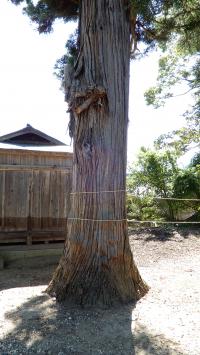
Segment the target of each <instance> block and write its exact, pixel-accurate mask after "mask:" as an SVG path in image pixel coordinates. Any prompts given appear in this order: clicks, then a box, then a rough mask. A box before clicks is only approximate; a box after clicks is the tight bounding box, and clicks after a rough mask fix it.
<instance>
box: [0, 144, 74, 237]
mask: <svg viewBox="0 0 200 355" xmlns="http://www.w3.org/2000/svg"><path fill="white" fill-rule="evenodd" d="M71 167H72V154H70V153H62V152H61V153H58V152H56V153H55V152H37V151H29V150H12V149H0V244H3V243H19V242H22V243H27V244H31V243H36V242H48V241H58V240H64V238H65V230H66V219H67V215H68V211H69V207H70V191H71Z"/></svg>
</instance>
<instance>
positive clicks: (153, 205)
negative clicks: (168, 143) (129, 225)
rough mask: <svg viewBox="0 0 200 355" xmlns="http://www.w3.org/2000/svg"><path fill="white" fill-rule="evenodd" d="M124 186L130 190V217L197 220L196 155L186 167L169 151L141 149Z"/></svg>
mask: <svg viewBox="0 0 200 355" xmlns="http://www.w3.org/2000/svg"><path fill="white" fill-rule="evenodd" d="M127 187H128V190H129V191H130V193H132V195H128V199H127V208H128V217H129V218H132V219H135V220H139V221H145V220H147V221H148V220H152V221H153V220H155V221H165V220H166V221H169V220H170V221H176V220H180V219H185V218H186V217H185V216H187V215H193V217H192V218H193V219H195V220H199V201H198V199H200V165H199V154H197V155H196V156H194V158H193V159H192V161H191V163H190V164H189V166H187V167H185V168H180V167H178V163H177V156H176V155H174V154H172V152H169V151H168V152H167V151H163V150H160V151H153V150H149V149H145V148H141V150H140V152H139V154H138V157H137V159H136V162H135V164H134V165H133V166H132V167H131V168H130V171H129V175H128V183H127ZM159 198H160V199H159ZM162 198H164V200H162ZM165 198H167V199H166V200H165ZM170 198H178V199H183V201H179V200H177V201H176V200H170ZM184 199H194V201H184Z"/></svg>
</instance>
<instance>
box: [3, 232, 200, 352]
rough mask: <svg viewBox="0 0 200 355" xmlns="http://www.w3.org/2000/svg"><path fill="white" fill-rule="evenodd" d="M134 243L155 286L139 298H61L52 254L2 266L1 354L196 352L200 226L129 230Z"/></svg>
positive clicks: (199, 336) (143, 271)
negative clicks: (82, 303) (79, 303)
mask: <svg viewBox="0 0 200 355" xmlns="http://www.w3.org/2000/svg"><path fill="white" fill-rule="evenodd" d="M130 244H131V248H132V250H133V253H134V258H135V260H136V263H137V265H138V266H139V269H140V272H141V274H142V276H143V278H144V279H145V281H147V283H148V284H149V286H150V287H151V289H150V291H149V293H148V294H147V295H146V296H145V297H144V298H143V299H141V300H140V301H139V302H138V303H137V304H136V305H133V304H132V305H128V306H123V307H122V306H121V307H119V308H111V309H97V308H93V309H91V308H90V309H89V308H85V309H83V308H80V307H72V306H69V305H67V304H62V305H60V304H57V303H56V301H55V299H51V298H50V297H49V296H47V295H46V294H45V293H44V292H43V291H44V290H45V287H46V286H45V285H47V283H48V281H49V279H50V276H51V273H52V271H53V269H54V268H55V262H56V260H55V258H52V257H51V259H50V258H49V259H48V260H47V259H45V258H37V259H36V258H34V260H33V259H31V260H29V262H28V263H27V261H26V263H25V262H24V263H23V262H22V261H21V262H15V263H12V264H10V265H8V266H7V267H6V268H5V269H4V270H2V271H0V355H10V354H12V355H14V354H21V355H22V354H23V355H24V354H26V355H28V354H41V355H45V354H51V355H67V354H77V355H79V354H85V355H90V354H91V355H98V354H104V355H129V354H130V355H133V354H136V355H146V354H158V355H173V354H174V355H181V354H182V355H186V354H187V355H199V354H200V282H199V280H200V258H199V254H200V230H198V229H196V230H192V231H191V230H187V229H184V230H174V229H169V230H164V229H146V230H132V233H131V236H130ZM25 265H26V267H25Z"/></svg>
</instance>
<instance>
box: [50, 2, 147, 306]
mask: <svg viewBox="0 0 200 355" xmlns="http://www.w3.org/2000/svg"><path fill="white" fill-rule="evenodd" d="M125 3H126V1H125V0H82V1H81V7H80V19H79V26H80V52H79V56H78V60H77V63H76V64H75V67H74V68H73V71H71V72H70V70H68V77H69V76H70V77H71V79H72V82H71V84H70V85H69V83H67V85H66V90H67V93H66V97H67V100H68V104H69V111H70V114H71V120H72V122H73V124H72V125H71V127H72V131H73V138H74V160H73V178H72V179H73V181H72V194H71V212H70V215H69V218H68V231H67V238H66V242H65V248H64V253H63V256H62V257H61V260H60V263H59V265H58V267H57V269H56V271H55V273H54V275H53V278H52V281H51V283H50V284H49V286H48V289H47V292H49V293H50V294H54V295H56V297H57V299H58V300H63V299H68V300H70V301H71V300H72V301H74V302H76V303H79V304H99V303H103V304H108V305H109V304H113V303H115V302H122V303H123V302H124V303H126V302H129V301H136V300H137V299H139V298H140V297H142V296H143V295H144V294H145V293H146V292H147V290H148V287H147V285H146V284H145V283H144V282H143V280H142V279H141V277H140V275H139V272H138V269H137V267H136V265H135V263H134V261H133V257H132V254H131V251H130V247H129V241H128V235H127V222H126V207H125V200H126V194H125V186H126V185H125V184H126V151H127V124H128V95H129V56H130V22H129V13H128V9H127V8H126V6H125ZM68 69H69V68H68ZM69 72H70V75H69Z"/></svg>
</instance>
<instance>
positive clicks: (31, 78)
mask: <svg viewBox="0 0 200 355" xmlns="http://www.w3.org/2000/svg"><path fill="white" fill-rule="evenodd" d="M75 27H76V25H75V24H74V23H69V24H64V23H63V22H62V21H57V22H56V25H55V26H54V32H53V33H52V34H50V35H39V34H38V33H37V30H36V28H35V26H34V25H33V24H31V22H30V20H29V18H28V17H26V16H24V15H23V14H22V9H21V7H16V6H14V5H13V4H11V3H10V2H9V0H1V3H0V46H1V55H0V136H1V135H4V134H7V133H11V132H13V131H15V130H18V129H21V128H24V127H25V126H26V124H27V123H29V124H31V125H32V126H33V127H34V128H36V129H39V130H41V131H43V132H45V133H46V134H48V135H51V136H53V137H55V138H57V139H59V140H61V141H63V142H65V143H66V144H67V145H68V146H67V147H65V149H66V150H68V151H71V149H72V147H71V146H70V143H71V141H70V138H69V136H68V134H67V126H68V115H67V113H66V110H67V104H66V103H65V102H64V94H63V92H62V91H61V90H60V82H59V81H58V79H57V78H56V77H55V76H54V75H53V71H54V70H53V67H54V64H55V62H56V60H57V59H58V58H60V57H61V56H62V55H63V54H64V53H65V48H64V47H65V43H66V41H67V38H68V37H69V35H70V34H71V33H72V32H73V31H74V29H75ZM158 58H159V54H158V53H156V52H154V53H152V54H151V55H149V57H147V58H145V59H141V60H140V61H133V62H131V68H130V102H129V128H128V162H129V163H131V162H132V161H133V160H134V159H135V156H136V153H137V152H138V150H139V148H140V147H141V146H146V147H151V146H152V144H153V141H154V139H155V138H157V137H158V136H159V135H160V134H163V133H167V132H168V131H171V130H174V129H176V128H179V127H181V126H182V125H183V123H184V119H183V117H182V116H181V114H182V113H184V111H185V110H186V109H187V107H188V105H189V104H190V101H191V98H190V97H189V96H180V97H178V98H177V97H176V99H170V101H169V102H168V103H167V104H166V105H165V107H164V108H159V109H157V110H155V109H153V108H152V107H149V106H147V105H146V104H145V101H144V92H145V90H147V89H148V88H149V87H150V86H152V85H154V84H155V82H156V77H157V71H158Z"/></svg>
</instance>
